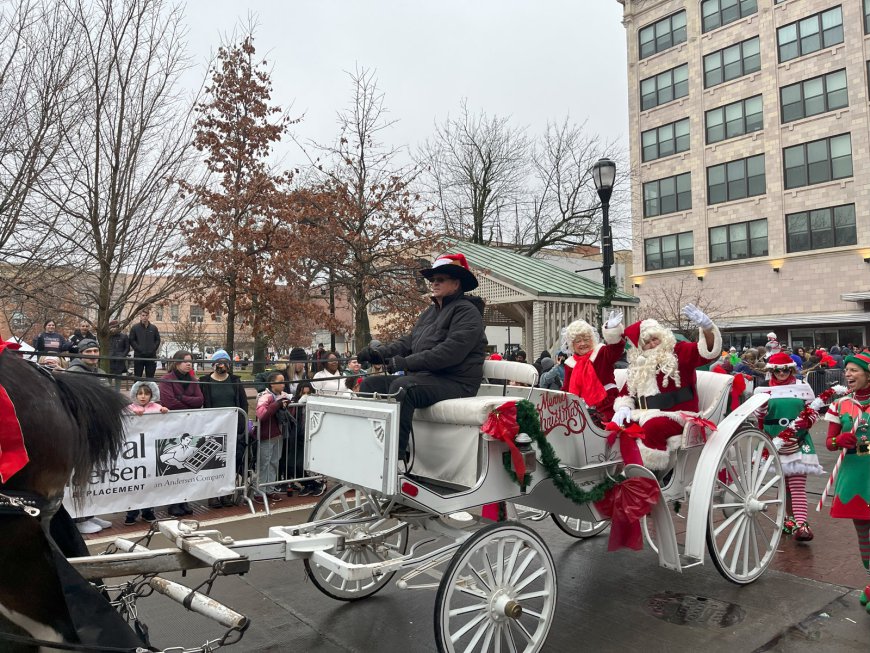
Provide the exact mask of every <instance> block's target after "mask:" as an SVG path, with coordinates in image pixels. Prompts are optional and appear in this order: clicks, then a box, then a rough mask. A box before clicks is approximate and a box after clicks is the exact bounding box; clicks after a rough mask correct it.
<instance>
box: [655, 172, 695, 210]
mask: <svg viewBox="0 0 870 653" xmlns="http://www.w3.org/2000/svg"><path fill="white" fill-rule="evenodd" d="M691 208H692V173H690V172H685V173H683V174H681V175H676V176H675V177H666V178H664V179H657V180H656V181H650V182H647V183H645V184H644V185H643V216H644V217H645V218H652V217H655V216H657V215H665V214H667V213H676V212H677V211H688V210H689V209H691Z"/></svg>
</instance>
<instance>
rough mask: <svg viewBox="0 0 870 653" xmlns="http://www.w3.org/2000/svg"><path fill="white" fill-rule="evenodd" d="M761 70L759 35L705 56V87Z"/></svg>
mask: <svg viewBox="0 0 870 653" xmlns="http://www.w3.org/2000/svg"><path fill="white" fill-rule="evenodd" d="M757 70H761V49H760V46H759V41H758V37H757V36H756V37H755V38H752V39H749V40H747V41H743V42H742V43H735V44H734V45H729V46H728V47H727V48H723V49H722V50H717V51H716V52H711V53H710V54H708V55H706V56H705V57H704V88H710V87H711V86H716V85H717V84H722V83H723V82H727V81H730V80H732V79H737V78H738V77H743V75H748V74H749V73H754V72H755V71H757Z"/></svg>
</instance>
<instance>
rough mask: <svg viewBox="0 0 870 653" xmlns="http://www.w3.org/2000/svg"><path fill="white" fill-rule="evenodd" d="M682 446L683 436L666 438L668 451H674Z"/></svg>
mask: <svg viewBox="0 0 870 653" xmlns="http://www.w3.org/2000/svg"><path fill="white" fill-rule="evenodd" d="M682 446H683V434H682V433H679V434H677V435H672V436H671V437H669V438H668V451H676V450H677V449H679V448H681V447H682Z"/></svg>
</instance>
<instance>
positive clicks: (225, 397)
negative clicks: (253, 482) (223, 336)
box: [199, 349, 248, 508]
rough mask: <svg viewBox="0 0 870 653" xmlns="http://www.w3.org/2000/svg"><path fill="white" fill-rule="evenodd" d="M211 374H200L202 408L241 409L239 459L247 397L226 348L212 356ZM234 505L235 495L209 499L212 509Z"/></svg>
mask: <svg viewBox="0 0 870 653" xmlns="http://www.w3.org/2000/svg"><path fill="white" fill-rule="evenodd" d="M211 364H212V371H211V374H204V375H203V376H201V377H199V383H200V388H201V389H202V399H203V404H202V407H203V408H239V409H240V410H241V412H240V413H239V416H238V417H239V418H238V422H237V425H236V461H237V462H239V458H240V456H239V451H241V452H242V454H244V450H245V441H244V436H245V431H246V429H247V427H248V418H247V413H248V396H247V395H246V394H245V388H244V386H243V385H242V379H241V378H240V377H238V376H236V375H235V374H233V372H232V369H233V363H232V359H231V358H230V355H229V354H228V353H227V352H226V350H224V349H218V350H217V351H216V352H215V353H214V354H212V357H211ZM231 505H233V496H232V495H226V496H223V497H212V498H211V499H209V500H208V506H209V508H220V507H221V506H231Z"/></svg>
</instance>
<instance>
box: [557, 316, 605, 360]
mask: <svg viewBox="0 0 870 653" xmlns="http://www.w3.org/2000/svg"><path fill="white" fill-rule="evenodd" d="M580 336H589V337H591V338H592V342H593V343H594V344H596V345H597V344H598V332H597V331H596V330H595V329H593V328H592V325H591V324H589V322H587V321H586V320H574V321H573V322H571V324H569V325H568V326H567V327H565V337H566V340H567V344H568V347H569V349H568V352H569V353H570V352H571V351H572V350H571V349H570V347H571V343H573V342H574V341H575V340H577V338H579V337H580Z"/></svg>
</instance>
